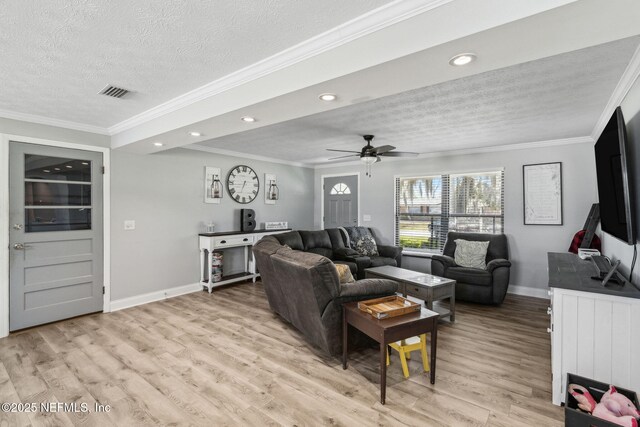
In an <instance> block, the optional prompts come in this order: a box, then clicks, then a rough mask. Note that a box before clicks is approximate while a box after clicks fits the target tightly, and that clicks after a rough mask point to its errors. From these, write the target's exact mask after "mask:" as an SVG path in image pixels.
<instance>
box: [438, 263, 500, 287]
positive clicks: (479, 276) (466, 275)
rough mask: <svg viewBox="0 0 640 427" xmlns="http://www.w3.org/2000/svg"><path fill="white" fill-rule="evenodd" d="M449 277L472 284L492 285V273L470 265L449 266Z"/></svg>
mask: <svg viewBox="0 0 640 427" xmlns="http://www.w3.org/2000/svg"><path fill="white" fill-rule="evenodd" d="M447 277H448V278H449V279H453V280H455V281H457V282H460V283H468V284H470V285H480V286H491V279H492V276H491V273H489V272H488V271H487V270H480V269H479V268H470V267H449V268H447Z"/></svg>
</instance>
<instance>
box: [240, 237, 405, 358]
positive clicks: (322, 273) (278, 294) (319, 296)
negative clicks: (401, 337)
mask: <svg viewBox="0 0 640 427" xmlns="http://www.w3.org/2000/svg"><path fill="white" fill-rule="evenodd" d="M285 234H290V233H285ZM279 236H283V235H282V234H281V235H275V236H266V237H264V238H262V239H261V240H260V241H258V242H257V243H256V244H255V245H254V246H253V253H254V256H255V260H256V265H257V267H258V270H259V271H260V276H261V278H262V283H263V285H264V289H265V293H266V294H267V299H268V301H269V307H270V308H271V309H272V310H273V311H274V312H276V313H278V314H279V315H280V316H281V317H282V318H283V319H285V320H286V321H288V322H289V323H291V324H292V325H293V326H294V327H296V328H297V329H298V330H299V331H300V332H302V334H303V335H304V336H305V337H306V339H307V340H308V341H309V342H311V343H312V344H315V345H316V346H318V347H320V348H321V349H322V350H323V351H325V352H326V353H328V354H331V355H339V354H340V353H341V352H342V303H344V302H350V301H361V300H365V299H371V298H378V297H383V296H387V295H393V294H394V293H395V292H396V290H397V288H398V284H397V283H396V282H394V281H392V280H386V279H364V280H358V281H356V282H353V283H348V284H340V281H339V279H338V273H337V271H336V268H335V266H334V265H333V263H332V261H331V260H330V259H329V258H328V257H326V256H323V255H321V254H319V253H313V252H312V251H309V252H304V251H301V250H296V249H293V248H292V247H290V246H291V243H292V242H295V241H294V240H292V239H291V237H292V236H291V235H289V236H288V237H289V238H285V239H282V237H281V239H282V241H285V242H287V246H285V245H284V244H282V243H281V242H280V240H279V239H278V237H279ZM298 237H299V236H298ZM297 243H298V245H297V244H294V245H293V246H299V243H300V242H299V241H297ZM320 248H321V249H326V251H315V252H324V253H326V254H329V248H322V247H320ZM316 249H318V248H316ZM349 333H350V337H349V343H350V347H351V344H352V343H353V345H354V347H358V346H360V347H361V346H363V345H366V344H368V343H372V341H371V340H370V339H369V338H368V337H366V336H365V335H363V334H361V333H360V332H358V331H357V330H350V332H349Z"/></svg>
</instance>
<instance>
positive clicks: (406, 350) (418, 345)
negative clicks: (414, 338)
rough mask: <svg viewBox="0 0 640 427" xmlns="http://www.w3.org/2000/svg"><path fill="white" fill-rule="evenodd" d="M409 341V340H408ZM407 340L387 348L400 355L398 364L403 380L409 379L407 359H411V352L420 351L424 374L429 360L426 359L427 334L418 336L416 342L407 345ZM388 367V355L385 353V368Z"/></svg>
mask: <svg viewBox="0 0 640 427" xmlns="http://www.w3.org/2000/svg"><path fill="white" fill-rule="evenodd" d="M409 339H411V338H409ZM406 341H407V340H402V341H400V344H398V343H397V342H394V343H391V344H389V346H390V347H391V348H392V349H394V350H396V351H397V352H398V354H400V362H401V363H402V373H403V374H404V377H405V378H409V367H408V366H407V359H409V360H410V359H411V352H412V351H416V350H420V353H422V366H423V368H424V371H425V372H428V371H429V358H428V357H427V334H422V335H420V340H419V341H418V342H415V343H412V344H407V343H406ZM388 365H389V353H387V366H388Z"/></svg>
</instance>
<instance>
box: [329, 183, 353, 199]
mask: <svg viewBox="0 0 640 427" xmlns="http://www.w3.org/2000/svg"><path fill="white" fill-rule="evenodd" d="M330 194H331V195H332V196H333V195H336V194H351V189H350V188H349V186H348V185H347V184H345V183H344V182H339V183H337V184H336V185H334V186H333V188H332V189H331V192H330Z"/></svg>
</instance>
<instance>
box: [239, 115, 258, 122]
mask: <svg viewBox="0 0 640 427" xmlns="http://www.w3.org/2000/svg"><path fill="white" fill-rule="evenodd" d="M240 120H242V121H243V122H246V123H253V122H255V121H256V119H255V117H251V116H244V117H242V118H241V119H240Z"/></svg>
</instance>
